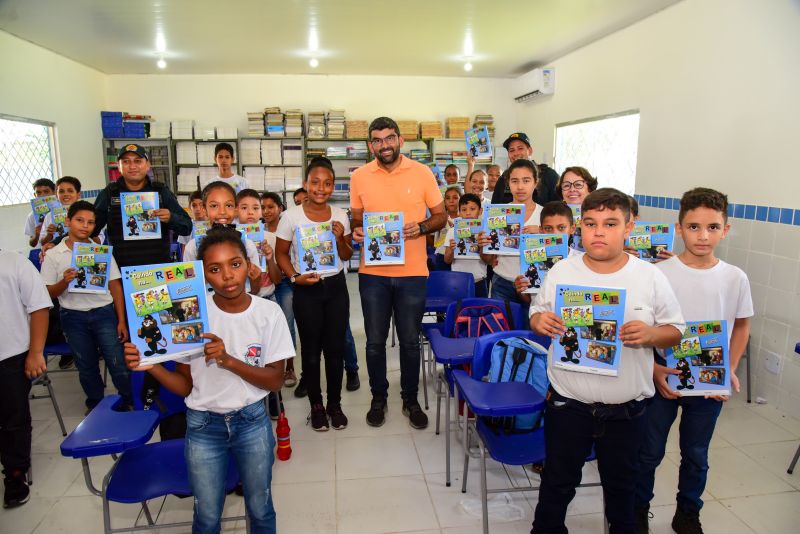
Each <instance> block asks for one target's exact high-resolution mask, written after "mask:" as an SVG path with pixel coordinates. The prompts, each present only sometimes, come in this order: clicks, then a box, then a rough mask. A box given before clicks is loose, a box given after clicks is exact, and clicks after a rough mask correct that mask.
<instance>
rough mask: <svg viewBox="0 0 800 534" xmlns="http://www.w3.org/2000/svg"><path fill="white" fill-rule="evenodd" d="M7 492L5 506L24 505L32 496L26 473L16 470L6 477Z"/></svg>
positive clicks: (4, 500)
mask: <svg viewBox="0 0 800 534" xmlns="http://www.w3.org/2000/svg"><path fill="white" fill-rule="evenodd" d="M5 490H6V491H5V493H4V494H3V508H15V507H17V506H22V505H23V504H25V503H26V502H28V499H30V497H31V490H30V489H29V488H28V481H27V480H26V477H25V473H22V472H21V471H15V472H14V473H12V475H11V476H9V477H6V479H5Z"/></svg>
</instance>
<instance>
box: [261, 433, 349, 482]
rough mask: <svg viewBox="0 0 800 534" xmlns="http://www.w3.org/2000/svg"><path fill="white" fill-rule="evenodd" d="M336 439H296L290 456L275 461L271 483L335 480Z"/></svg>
mask: <svg viewBox="0 0 800 534" xmlns="http://www.w3.org/2000/svg"><path fill="white" fill-rule="evenodd" d="M335 458H336V441H334V440H324V441H314V440H306V441H296V442H293V443H292V457H291V458H290V459H289V460H287V461H285V462H283V461H280V460H277V459H276V461H275V464H274V467H273V468H272V483H273V484H283V483H297V482H323V481H332V480H336V460H335Z"/></svg>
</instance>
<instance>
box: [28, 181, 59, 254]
mask: <svg viewBox="0 0 800 534" xmlns="http://www.w3.org/2000/svg"><path fill="white" fill-rule="evenodd" d="M33 192H34V196H36V198H41V197H46V196H50V195H55V193H56V184H54V183H53V180H50V179H49V178H39V179H38V180H36V181H35V182H33ZM43 222H44V217H42V218H41V219H37V218H36V216H35V215H34V214H33V211H31V212H30V213H29V214H28V218H27V219H26V220H25V235H26V236H27V237H28V244H29V245H30V246H32V247H35V246H37V244H38V243H39V236H40V233H41V231H42V223H43Z"/></svg>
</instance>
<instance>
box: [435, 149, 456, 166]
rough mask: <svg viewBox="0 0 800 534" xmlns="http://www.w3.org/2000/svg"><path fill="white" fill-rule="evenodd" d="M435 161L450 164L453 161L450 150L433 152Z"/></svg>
mask: <svg viewBox="0 0 800 534" xmlns="http://www.w3.org/2000/svg"><path fill="white" fill-rule="evenodd" d="M435 156H436V162H437V163H444V164H450V163H453V153H452V152H437V153H436V154H435Z"/></svg>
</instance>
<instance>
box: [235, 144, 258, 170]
mask: <svg viewBox="0 0 800 534" xmlns="http://www.w3.org/2000/svg"><path fill="white" fill-rule="evenodd" d="M239 152H240V154H239V161H240V162H241V164H242V165H261V141H259V140H258V139H242V140H241V141H240V142H239Z"/></svg>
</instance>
